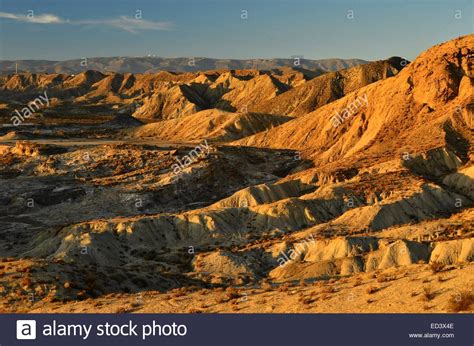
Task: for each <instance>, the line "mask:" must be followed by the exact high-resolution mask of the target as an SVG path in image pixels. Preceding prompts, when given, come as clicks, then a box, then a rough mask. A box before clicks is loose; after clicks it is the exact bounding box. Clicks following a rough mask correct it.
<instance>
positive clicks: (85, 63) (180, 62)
mask: <svg viewBox="0 0 474 346" xmlns="http://www.w3.org/2000/svg"><path fill="white" fill-rule="evenodd" d="M365 63H367V61H365V60H361V59H322V60H308V59H297V58H293V59H279V58H276V59H246V60H239V59H211V58H160V57H108V58H100V57H99V58H87V60H86V59H74V60H64V61H51V60H0V72H1V73H11V72H15V71H16V70H18V72H31V73H67V74H76V73H80V72H84V71H86V70H96V71H100V72H130V73H154V72H158V71H174V72H196V71H208V70H221V69H225V70H243V69H258V70H269V69H274V68H280V67H300V68H304V69H308V70H314V69H321V70H325V71H338V70H341V69H344V68H349V67H354V66H357V65H361V64H365Z"/></svg>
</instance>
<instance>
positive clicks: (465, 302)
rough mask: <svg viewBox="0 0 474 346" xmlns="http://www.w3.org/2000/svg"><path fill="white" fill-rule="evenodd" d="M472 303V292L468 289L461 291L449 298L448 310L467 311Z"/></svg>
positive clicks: (473, 300)
mask: <svg viewBox="0 0 474 346" xmlns="http://www.w3.org/2000/svg"><path fill="white" fill-rule="evenodd" d="M473 304H474V294H473V293H472V292H470V291H462V292H460V293H457V294H453V295H452V296H451V297H450V298H449V300H448V310H449V311H451V312H460V311H469V310H471V308H472V305H473Z"/></svg>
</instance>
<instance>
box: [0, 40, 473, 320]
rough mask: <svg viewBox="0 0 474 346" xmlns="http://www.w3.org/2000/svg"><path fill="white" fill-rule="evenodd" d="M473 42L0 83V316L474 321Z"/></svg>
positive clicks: (14, 77)
mask: <svg viewBox="0 0 474 346" xmlns="http://www.w3.org/2000/svg"><path fill="white" fill-rule="evenodd" d="M472 47H474V35H469V36H464V37H460V38H457V39H454V40H452V41H449V42H446V43H442V44H439V45H437V46H434V47H432V48H430V49H429V50H427V51H426V52H424V53H422V54H421V55H420V56H419V57H418V58H417V59H416V60H414V61H413V62H411V63H408V62H407V61H405V60H403V59H401V58H391V59H388V60H385V61H377V62H371V63H367V64H364V65H359V66H352V67H349V68H347V69H342V70H338V71H335V72H326V71H323V70H320V69H303V68H289V67H287V68H275V69H268V70H255V69H250V70H209V71H205V72H183V73H170V72H159V73H153V74H135V73H101V72H97V71H92V70H91V71H85V72H82V73H79V74H76V75H67V74H34V73H21V74H9V75H3V76H2V77H0V90H1V91H0V115H1V116H2V122H3V124H4V126H3V127H2V128H1V133H0V141H1V143H0V155H1V156H0V160H1V161H0V190H1V193H0V196H1V197H0V225H1V227H0V232H1V234H0V258H1V260H2V263H0V282H1V285H0V300H1V303H2V304H3V306H1V307H0V308H1V309H3V311H17V312H23V311H35V312H53V311H54V312H59V311H61V312H82V311H87V312H93V311H100V312H125V311H140V312H443V311H448V312H460V311H472V309H473V305H472V302H473V295H472V291H473V290H472V288H473V287H474V269H473V268H474V267H473V265H472V260H473V257H474V236H473V230H474V212H473V209H472V208H473V205H474V166H473V158H474V152H473V140H474V138H473V125H474V119H473V117H474V112H473V111H474V97H473V96H474V94H473V91H474V67H473V51H472ZM41 95H42V96H43V97H42V98H40V96H41ZM14 117H17V118H14ZM15 122H16V123H15Z"/></svg>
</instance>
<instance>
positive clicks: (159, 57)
mask: <svg viewBox="0 0 474 346" xmlns="http://www.w3.org/2000/svg"><path fill="white" fill-rule="evenodd" d="M392 57H397V56H390V57H387V58H385V59H378V60H387V59H389V58H392ZM398 57H399V58H404V57H403V56H398ZM86 58H87V59H112V58H155V59H191V58H193V59H211V60H276V59H285V60H292V59H294V58H295V57H288V58H286V57H273V58H219V57H210V56H193V57H189V56H146V55H136V56H132V55H111V56H88V57H86ZM81 59H82V58H73V59H62V60H50V59H42V58H38V59H35V58H33V59H32V58H27V59H21V58H20V59H0V61H12V62H13V61H48V62H64V61H71V60H81ZM301 60H302V61H303V60H308V61H317V60H361V61H367V62H371V61H375V60H367V59H362V58H340V57H332V58H320V59H319V58H318V59H314V58H301Z"/></svg>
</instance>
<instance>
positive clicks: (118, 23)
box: [72, 16, 172, 33]
mask: <svg viewBox="0 0 474 346" xmlns="http://www.w3.org/2000/svg"><path fill="white" fill-rule="evenodd" d="M72 24H78V25H106V26H111V27H114V28H119V29H122V30H125V31H128V32H132V33H136V32H137V31H140V30H169V29H171V28H172V23H170V22H154V21H150V20H145V19H136V18H131V17H127V16H121V17H118V18H110V19H97V20H79V21H76V22H73V23H72Z"/></svg>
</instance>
